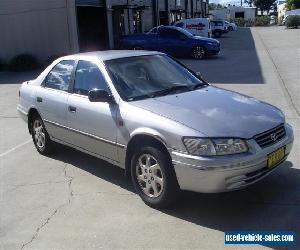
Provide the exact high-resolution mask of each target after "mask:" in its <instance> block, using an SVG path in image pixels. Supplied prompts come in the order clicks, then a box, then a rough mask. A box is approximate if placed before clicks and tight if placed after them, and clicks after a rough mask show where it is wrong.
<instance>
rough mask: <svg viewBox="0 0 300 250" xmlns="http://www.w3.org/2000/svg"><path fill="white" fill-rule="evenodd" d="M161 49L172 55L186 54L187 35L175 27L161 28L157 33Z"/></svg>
mask: <svg viewBox="0 0 300 250" xmlns="http://www.w3.org/2000/svg"><path fill="white" fill-rule="evenodd" d="M159 44H160V46H161V51H162V52H165V53H167V54H170V55H174V56H183V55H186V54H187V48H188V44H187V36H186V35H185V34H184V33H182V32H180V31H179V30H177V29H171V28H162V29H160V33H159Z"/></svg>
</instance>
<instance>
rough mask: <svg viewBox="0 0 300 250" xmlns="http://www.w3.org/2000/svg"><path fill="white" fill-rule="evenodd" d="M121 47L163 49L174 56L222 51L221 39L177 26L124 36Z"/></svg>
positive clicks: (204, 54)
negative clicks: (202, 35)
mask: <svg viewBox="0 0 300 250" xmlns="http://www.w3.org/2000/svg"><path fill="white" fill-rule="evenodd" d="M121 47H122V48H124V49H134V50H142V49H144V50H153V51H161V52H165V53H167V54H170V55H173V56H179V57H193V58H194V59H203V58H205V57H206V56H208V55H217V54H218V53H219V52H220V43H219V41H217V40H215V39H212V38H205V37H200V36H193V35H192V34H191V33H189V32H187V31H186V30H184V29H182V28H179V27H175V26H159V27H155V28H154V29H152V30H150V31H149V32H148V33H146V34H135V35H126V36H123V38H122V40H121Z"/></svg>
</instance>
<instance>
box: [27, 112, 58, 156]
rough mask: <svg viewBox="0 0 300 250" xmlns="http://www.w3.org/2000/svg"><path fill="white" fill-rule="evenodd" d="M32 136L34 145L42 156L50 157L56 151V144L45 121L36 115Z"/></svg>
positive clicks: (32, 125)
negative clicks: (48, 131) (47, 129)
mask: <svg viewBox="0 0 300 250" xmlns="http://www.w3.org/2000/svg"><path fill="white" fill-rule="evenodd" d="M31 135H32V140H33V143H34V145H35V147H36V149H37V151H38V152H39V153H40V154H42V155H48V154H51V153H53V151H54V142H53V141H51V139H50V137H49V135H48V133H47V131H46V129H45V126H44V123H43V120H42V119H41V117H40V116H38V115H36V116H35V117H33V119H32V123H31Z"/></svg>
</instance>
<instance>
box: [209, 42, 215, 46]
mask: <svg viewBox="0 0 300 250" xmlns="http://www.w3.org/2000/svg"><path fill="white" fill-rule="evenodd" d="M207 44H208V45H210V46H217V44H216V43H211V42H208V43H207Z"/></svg>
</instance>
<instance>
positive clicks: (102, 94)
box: [89, 89, 113, 103]
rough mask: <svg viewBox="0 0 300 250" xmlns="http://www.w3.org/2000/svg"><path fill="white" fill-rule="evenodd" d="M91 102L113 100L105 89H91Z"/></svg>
mask: <svg viewBox="0 0 300 250" xmlns="http://www.w3.org/2000/svg"><path fill="white" fill-rule="evenodd" d="M89 100H90V102H109V103H110V102H112V101H113V98H112V96H111V95H110V94H109V93H108V92H107V91H106V90H103V89H92V90H90V91H89Z"/></svg>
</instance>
